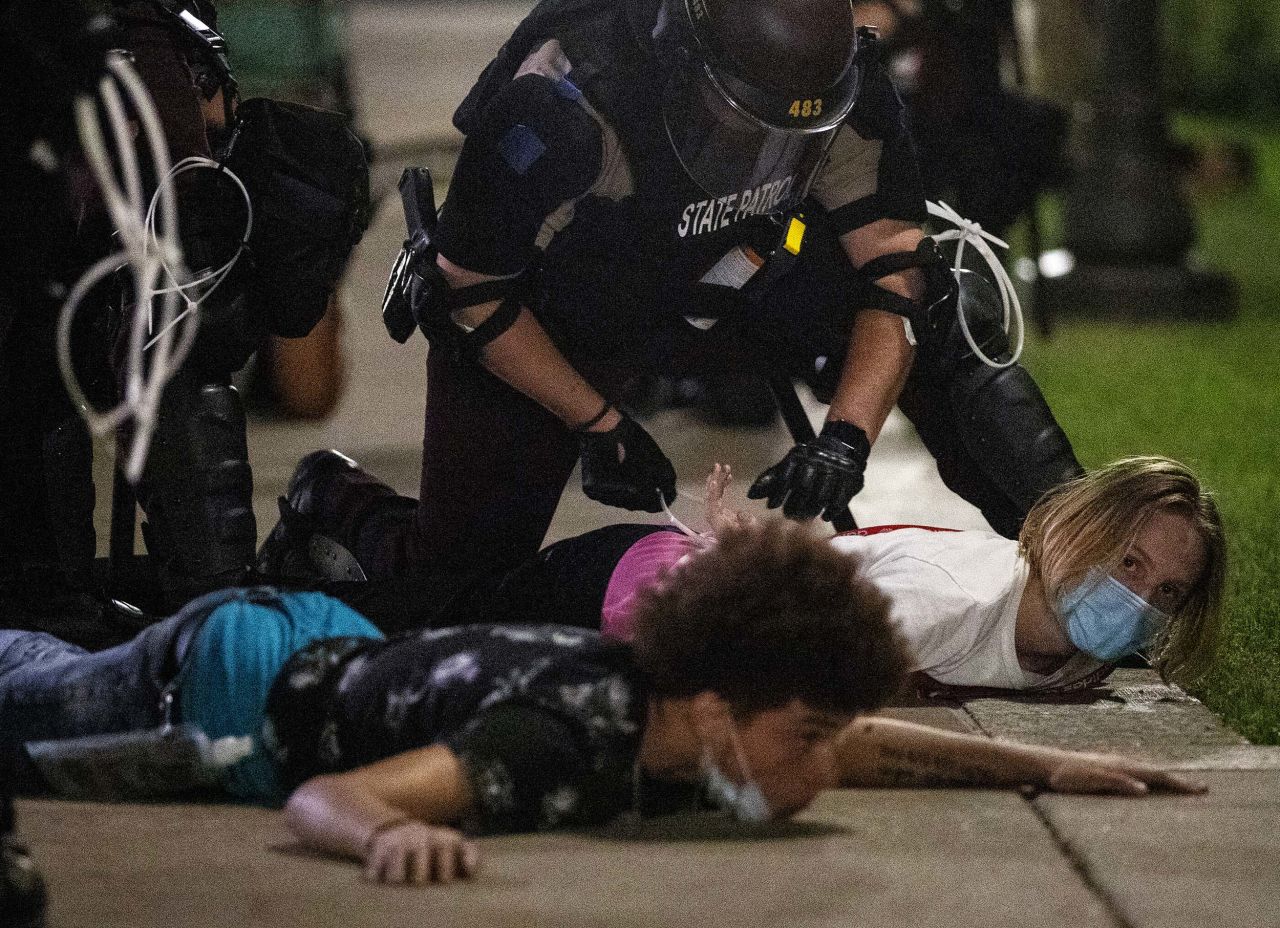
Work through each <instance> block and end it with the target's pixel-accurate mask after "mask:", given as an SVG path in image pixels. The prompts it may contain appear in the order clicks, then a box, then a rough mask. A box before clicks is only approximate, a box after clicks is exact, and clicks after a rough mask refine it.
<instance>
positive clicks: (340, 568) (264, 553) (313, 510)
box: [257, 449, 394, 581]
mask: <svg viewBox="0 0 1280 928" xmlns="http://www.w3.org/2000/svg"><path fill="white" fill-rule="evenodd" d="M331 477H339V478H345V479H350V478H352V477H356V478H357V479H367V480H370V481H372V480H374V479H375V478H373V477H372V476H369V475H367V474H366V473H365V472H364V471H363V470H362V469H361V467H360V465H359V464H357V463H356V462H355V461H353V460H351V458H349V457H347V456H346V455H345V454H342V453H341V452H339V451H334V450H333V449H328V450H324V451H312V452H311V453H310V454H308V455H306V456H305V457H303V458H302V460H301V461H299V462H298V466H297V467H295V468H294V471H293V476H292V477H291V478H290V479H289V486H288V488H287V489H286V490H285V495H284V496H282V497H280V521H279V522H277V523H276V526H275V528H273V529H272V530H271V534H270V535H268V536H267V540H266V541H264V542H263V543H262V547H261V548H260V549H259V550H258V562H257V571H258V574H259V575H260V576H261V577H262V578H264V579H266V580H271V579H273V578H274V579H283V580H294V581H316V580H366V579H368V578H367V577H366V575H365V572H364V569H363V568H362V567H361V566H360V564H359V563H358V562H357V561H356V559H355V557H354V555H352V553H351V552H350V551H348V550H347V549H346V548H345V547H343V546H342V545H341V544H340V543H339V542H338V541H336V540H335V539H334V538H333V537H332V536H331V535H330V534H326V532H325V530H324V528H325V527H324V526H323V525H322V524H321V523H320V520H319V518H318V515H319V511H320V506H319V494H320V493H321V492H322V491H323V483H324V481H325V480H326V479H327V478H331ZM388 493H391V494H392V495H394V494H393V492H392V491H391V490H390V488H388Z"/></svg>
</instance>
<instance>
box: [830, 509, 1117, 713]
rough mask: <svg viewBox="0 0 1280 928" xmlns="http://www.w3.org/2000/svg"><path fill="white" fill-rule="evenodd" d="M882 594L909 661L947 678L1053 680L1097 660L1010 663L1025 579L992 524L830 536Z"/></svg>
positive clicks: (963, 682)
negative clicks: (1037, 668)
mask: <svg viewBox="0 0 1280 928" xmlns="http://www.w3.org/2000/svg"><path fill="white" fill-rule="evenodd" d="M831 543H832V544H833V545H835V546H836V547H837V548H838V549H840V550H841V551H847V552H850V553H852V554H855V555H857V556H858V558H859V559H860V564H861V566H860V573H861V574H862V576H864V577H865V578H866V579H867V580H869V581H871V582H872V583H873V584H875V586H876V587H877V588H878V589H879V590H880V591H881V592H883V593H884V594H885V595H886V596H887V597H888V598H889V602H890V606H889V616H890V618H891V619H892V620H893V622H894V623H895V624H896V625H897V626H898V629H899V631H901V632H902V634H903V636H904V637H905V638H906V640H907V644H908V646H909V649H910V651H911V653H912V655H913V658H914V659H913V662H912V669H913V670H918V671H922V672H924V673H926V674H928V675H929V676H930V677H932V678H933V679H934V680H937V681H938V682H939V683H945V684H948V685H951V686H990V687H1000V688H1004V689H1030V688H1033V687H1036V688H1038V687H1044V686H1060V685H1063V684H1065V683H1067V682H1070V680H1073V679H1078V678H1079V677H1080V676H1083V675H1084V673H1086V672H1088V670H1090V669H1092V667H1096V666H1098V665H1097V663H1096V662H1094V661H1092V659H1088V658H1086V659H1085V660H1084V661H1080V660H1079V659H1078V658H1079V657H1080V656H1079V655H1077V657H1073V658H1072V659H1071V660H1070V661H1068V662H1067V664H1066V665H1064V666H1063V667H1061V668H1060V669H1059V670H1057V671H1056V672H1054V673H1053V674H1052V675H1051V676H1045V675H1043V674H1037V673H1030V672H1029V671H1026V670H1023V669H1022V667H1021V666H1019V664H1018V654H1017V650H1016V648H1015V644H1014V632H1015V630H1016V624H1017V618H1018V604H1019V603H1020V602H1021V600H1022V591H1023V589H1025V587H1026V585H1027V576H1028V568H1027V562H1026V561H1025V560H1024V559H1023V558H1022V556H1021V555H1020V554H1019V553H1018V543H1017V542H1016V541H1011V540H1010V539H1008V538H1004V537H1002V536H1000V535H996V534H994V533H992V532H980V531H964V532H938V531H930V530H928V529H921V528H900V529H894V530H892V531H885V532H880V533H878V534H874V535H845V536H841V537H839V538H834V539H832V542H831Z"/></svg>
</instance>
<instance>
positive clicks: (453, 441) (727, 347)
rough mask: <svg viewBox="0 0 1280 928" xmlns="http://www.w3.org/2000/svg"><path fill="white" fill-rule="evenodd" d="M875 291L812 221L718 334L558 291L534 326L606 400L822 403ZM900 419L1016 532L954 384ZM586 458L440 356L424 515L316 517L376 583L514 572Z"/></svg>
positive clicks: (364, 494)
mask: <svg viewBox="0 0 1280 928" xmlns="http://www.w3.org/2000/svg"><path fill="white" fill-rule="evenodd" d="M868 286H870V285H869V284H868V283H866V281H864V280H863V279H862V278H861V277H859V276H858V275H856V273H855V272H854V271H853V269H852V267H851V266H850V264H849V261H848V258H847V257H846V256H845V254H844V252H843V249H842V247H841V245H840V243H839V241H838V239H837V238H836V237H835V235H833V234H831V233H829V232H824V231H823V230H822V228H821V227H820V224H817V223H815V224H814V225H812V226H811V229H810V233H809V236H808V238H807V239H806V243H805V249H804V251H802V253H801V255H800V257H799V259H798V260H797V263H796V265H795V267H794V268H793V269H792V270H791V271H790V272H788V273H787V274H786V275H785V276H783V277H782V278H781V279H780V280H779V281H778V282H777V283H775V284H774V285H773V286H772V287H771V288H770V289H769V290H768V291H766V292H765V293H763V295H762V297H761V299H759V300H758V301H756V302H754V303H752V304H750V305H749V306H747V307H745V308H744V309H742V310H741V311H740V312H738V313H736V314H733V315H730V316H727V317H723V318H721V319H720V321H719V322H718V323H717V324H716V325H715V326H714V327H713V328H711V329H710V330H709V331H706V332H703V331H700V330H698V329H695V328H694V327H693V326H691V325H689V324H688V323H686V322H685V321H684V320H683V317H682V316H681V315H680V313H678V312H677V313H672V312H671V311H670V310H669V308H664V307H663V306H655V305H654V304H653V302H644V301H641V300H639V299H632V298H630V297H629V296H628V294H627V293H625V292H609V293H608V294H602V293H600V292H599V289H598V288H596V289H595V290H589V289H574V288H573V287H572V286H561V287H560V289H559V290H557V289H556V284H554V283H553V284H552V285H551V288H550V290H549V295H548V299H547V301H546V302H545V303H544V305H542V306H540V307H539V308H538V309H537V315H538V318H539V320H540V321H541V322H542V324H543V325H544V327H545V328H546V329H547V331H548V332H549V334H550V335H551V337H552V339H553V340H554V341H555V343H556V344H557V346H558V347H559V348H560V349H561V351H563V352H564V354H565V356H566V357H567V358H568V360H569V361H570V362H571V363H572V364H573V365H574V366H575V367H576V368H577V370H578V371H579V372H581V373H582V374H583V376H584V377H586V379H587V380H588V381H589V382H591V383H592V384H593V385H594V386H595V387H596V388H597V389H598V390H600V392H601V393H603V394H604V395H605V396H614V395H616V394H617V391H618V389H619V388H620V387H621V385H622V384H623V383H625V382H626V380H627V379H628V378H629V377H631V376H633V375H635V374H639V373H645V372H652V371H654V370H665V371H667V372H670V373H674V374H677V375H682V374H687V373H705V374H713V373H717V372H720V371H726V370H735V369H736V370H743V369H747V370H754V371H757V372H761V373H764V372H770V371H781V372H784V373H786V374H788V375H790V376H793V377H801V378H805V379H808V380H810V381H811V382H812V381H814V380H815V379H816V380H819V381H821V382H819V383H817V384H816V386H817V387H818V392H819V395H822V394H823V393H829V392H830V390H831V389H832V388H833V387H834V383H835V380H836V378H838V375H839V372H840V370H841V367H842V365H843V359H844V355H845V352H846V349H847V345H848V340H849V333H850V329H851V327H852V322H853V317H854V315H855V312H854V310H856V308H857V307H859V306H862V305H867V304H866V303H865V302H864V300H863V299H862V298H861V297H860V295H859V294H860V293H861V292H864V288H866V287H868ZM620 289H621V290H625V289H626V288H620ZM664 313H665V314H664ZM922 357H923V355H922ZM819 358H824V359H825V363H824V364H823V366H822V373H821V374H817V373H816V371H815V362H816V361H817V359H819ZM974 363H978V362H976V361H975V362H974ZM920 366H921V365H920V364H917V367H918V368H919V367H920ZM901 407H902V409H903V411H904V412H905V413H906V414H907V416H908V418H910V419H912V421H913V422H916V423H918V424H919V425H920V426H921V427H920V432H921V435H922V437H923V439H924V441H925V444H926V445H927V446H928V448H929V450H930V452H932V453H933V455H934V456H935V457H936V458H937V459H938V461H939V470H940V472H941V473H942V475H943V479H944V480H945V481H947V483H948V485H950V486H951V487H952V488H953V489H954V490H956V492H958V493H960V495H962V496H964V497H965V498H966V499H969V500H970V501H971V502H973V503H974V504H975V505H978V506H979V508H981V509H983V511H984V514H987V516H988V519H989V520H990V521H991V522H992V524H993V525H995V526H996V527H997V529H998V530H1000V531H1005V532H1016V530H1017V525H1018V524H1019V523H1020V522H1021V519H1022V517H1023V516H1024V515H1025V510H1026V505H1020V504H1011V503H1010V501H1009V500H1008V499H1007V498H1006V495H1005V494H1003V493H1002V492H1001V489H1000V487H998V486H996V485H995V484H994V483H993V481H992V480H991V479H990V477H989V476H987V475H988V474H989V473H992V472H995V473H999V472H1000V467H999V466H998V465H999V462H997V466H996V467H987V468H984V469H979V468H977V467H975V466H974V464H973V462H972V460H971V459H970V458H969V455H968V452H967V451H966V450H965V443H964V441H963V440H962V439H961V436H960V435H959V433H960V432H961V431H963V429H964V427H965V424H964V423H963V422H959V421H956V420H957V419H959V418H960V417H959V416H957V415H956V414H955V413H954V412H953V411H952V406H951V403H950V401H949V399H948V398H947V395H946V385H945V383H943V382H941V381H940V379H939V378H938V377H931V376H929V375H928V372H927V371H923V372H916V373H913V376H912V377H911V379H910V381H909V383H908V384H907V387H906V391H905V393H904V395H903V397H902V399H901ZM1053 427H1054V428H1056V423H1053ZM577 459H578V442H577V439H576V436H574V435H573V434H572V433H571V432H570V431H569V430H568V429H566V428H565V427H564V425H563V424H561V423H560V422H559V420H557V419H556V418H555V417H554V416H552V415H551V414H550V413H549V412H547V411H546V410H545V409H543V408H542V407H541V406H539V405H538V404H537V403H535V402H534V401H533V400H531V399H529V398H528V397H526V396H524V395H523V394H521V393H519V392H517V391H516V390H513V389H512V388H511V387H508V386H507V385H506V384H504V383H503V382H501V381H500V380H498V379H497V378H496V377H494V376H493V375H491V374H489V373H488V372H486V371H485V370H484V369H483V368H482V367H481V366H480V365H478V364H476V363H472V362H467V361H460V360H458V359H456V358H454V357H452V356H451V355H449V354H448V353H447V352H445V351H443V350H440V349H433V350H432V351H431V352H430V353H429V354H428V357H427V403H426V421H425V426H424V429H423V456H422V480H421V487H420V491H419V498H418V500H417V502H416V503H414V502H413V501H411V500H407V499H405V498H403V497H398V496H396V494H395V492H394V491H393V490H391V488H390V487H387V486H386V485H385V484H382V483H381V482H379V481H378V480H376V479H375V478H373V477H371V476H370V475H367V474H363V473H356V474H354V475H349V476H343V477H336V478H329V479H328V480H327V481H325V485H324V486H319V485H318V486H317V488H316V492H315V496H314V497H313V498H315V499H316V500H317V503H318V505H317V509H316V515H317V517H318V523H319V525H320V527H321V530H322V531H323V532H325V533H326V534H329V535H332V536H333V537H335V538H336V539H337V540H338V541H340V542H341V543H343V544H344V545H345V546H346V547H347V548H348V549H349V550H351V551H352V553H353V554H355V556H356V559H357V560H358V561H359V562H360V564H361V565H362V566H363V567H364V570H365V572H366V573H367V574H368V575H369V577H370V578H377V577H393V576H397V575H402V574H406V573H412V572H431V573H439V572H459V571H468V570H474V569H478V568H479V569H486V570H506V569H511V568H513V567H515V566H516V565H518V564H520V562H522V561H523V560H524V559H526V558H528V557H530V556H531V555H533V554H534V553H535V552H536V551H537V550H538V547H539V545H540V544H541V542H542V538H543V536H544V534H545V533H546V530H547V526H548V525H549V524H550V522H551V519H552V516H553V515H554V514H555V510H556V506H557V504H558V503H559V500H560V494H561V492H562V491H563V490H564V486H565V483H566V482H567V481H568V479H569V475H570V473H571V472H572V471H573V467H574V464H575V463H576V462H577ZM1056 482H1057V481H1056V476H1055V477H1053V478H1047V480H1046V483H1047V484H1048V485H1052V483H1056ZM1046 488H1047V487H1046Z"/></svg>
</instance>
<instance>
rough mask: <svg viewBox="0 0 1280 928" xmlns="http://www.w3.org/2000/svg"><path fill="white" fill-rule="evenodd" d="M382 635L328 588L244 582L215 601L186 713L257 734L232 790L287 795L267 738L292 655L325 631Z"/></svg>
mask: <svg viewBox="0 0 1280 928" xmlns="http://www.w3.org/2000/svg"><path fill="white" fill-rule="evenodd" d="M349 636H355V637H363V638H382V637H383V634H382V632H380V631H378V629H377V628H375V627H374V626H373V625H372V624H370V623H369V621H368V620H367V619H365V618H364V617H363V616H362V615H360V613H358V612H356V611H355V610H353V609H352V608H351V607H350V606H347V605H346V604H345V603H342V602H339V601H338V600H336V599H334V598H332V597H330V596H326V595H325V594H323V593H311V592H281V591H278V590H274V589H271V588H269V587H253V588H249V589H243V590H238V591H236V592H235V593H234V598H232V599H230V600H229V601H227V602H225V603H223V604H222V605H220V606H218V607H217V608H216V609H214V610H213V611H212V612H211V613H210V614H209V617H208V618H207V619H205V621H204V624H203V625H202V626H201V628H200V632H199V633H198V634H197V636H196V638H195V640H194V641H193V642H192V644H191V649H190V651H188V653H187V656H186V658H185V660H184V663H183V670H182V678H181V683H180V684H179V690H178V694H179V699H180V700H181V703H180V705H181V707H182V717H183V720H184V721H186V722H189V723H191V724H194V725H197V726H199V727H200V728H201V729H202V730H203V731H204V733H205V734H206V735H208V736H209V739H210V740H216V739H218V738H225V737H230V736H235V737H242V736H245V735H248V736H251V737H252V738H253V752H252V753H251V754H250V755H249V756H248V757H246V758H244V759H243V760H241V761H240V762H239V763H237V764H235V765H234V766H232V767H231V769H230V771H229V773H230V777H229V780H228V782H227V792H229V793H231V795H233V796H235V797H237V798H239V799H246V800H250V801H255V802H261V803H267V804H272V805H279V804H280V803H282V802H283V801H284V800H285V799H286V798H287V797H286V796H285V794H284V791H283V788H282V787H281V785H280V780H279V777H278V776H277V774H276V769H275V765H274V764H273V762H272V761H271V759H270V757H269V756H268V754H267V753H266V751H265V750H264V747H263V743H262V723H263V719H264V711H265V708H266V704H267V694H268V693H269V692H270V691H271V685H272V684H273V683H274V682H275V679H276V676H277V675H278V674H279V673H280V670H281V668H282V667H284V665H285V663H286V662H287V661H288V660H289V658H290V657H292V656H293V655H294V654H296V653H297V652H298V651H300V650H302V649H303V648H305V647H306V646H307V645H309V644H311V643H313V642H315V641H319V640H321V639H324V638H336V637H349Z"/></svg>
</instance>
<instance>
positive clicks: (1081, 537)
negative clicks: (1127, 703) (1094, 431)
mask: <svg viewBox="0 0 1280 928" xmlns="http://www.w3.org/2000/svg"><path fill="white" fill-rule="evenodd" d="M727 481H728V470H727V468H721V467H719V466H717V468H716V471H715V472H714V473H713V474H712V476H711V477H710V478H709V479H708V482H707V490H708V496H707V504H708V506H707V520H708V522H709V523H710V526H711V531H710V533H709V535H708V536H707V537H704V538H701V539H694V538H684V537H682V536H673V535H672V533H670V532H664V533H660V534H649V535H645V536H644V537H641V538H639V540H633V539H632V540H633V541H634V543H633V544H631V546H630V547H629V548H627V549H626V550H625V551H618V552H617V554H615V555H614V556H613V557H614V561H615V562H616V566H611V573H609V574H608V585H607V589H606V590H605V593H604V598H603V607H602V615H601V622H602V627H603V629H604V631H605V632H606V633H609V634H612V635H614V636H615V637H619V638H623V639H626V638H628V637H629V636H630V634H631V631H630V625H631V621H632V619H631V610H632V608H633V606H634V603H635V602H636V601H637V594H638V592H639V591H641V590H643V589H644V588H645V587H646V586H648V585H649V584H652V583H655V582H658V580H659V578H662V577H664V576H666V575H667V574H668V572H671V571H672V570H673V568H676V567H677V566H678V565H679V564H680V563H681V562H682V561H683V560H687V559H688V558H689V557H691V556H692V554H693V552H694V551H696V550H697V549H698V548H699V547H700V546H705V545H706V544H707V543H708V539H709V538H713V537H714V536H715V535H716V534H719V533H721V532H722V531H724V530H726V529H732V528H733V527H734V526H736V525H739V524H741V523H742V522H744V521H750V520H751V517H750V516H749V515H744V514H742V513H738V512H732V511H729V510H727V509H725V507H724V506H723V503H722V498H723V493H724V486H725V484H726V483H727ZM622 528H623V527H617V528H615V529H613V530H612V531H615V532H620V531H621V529H622ZM630 528H632V529H635V528H637V527H635V526H632V527H630ZM603 531H609V530H603ZM593 534H594V533H593ZM590 537H591V536H590V535H588V536H582V539H581V540H582V541H585V540H587V539H589V538H590ZM575 544H580V541H575V540H572V539H571V540H570V541H568V542H561V543H559V546H561V547H565V546H571V545H575ZM831 544H832V545H833V546H835V547H836V548H837V549H839V550H841V551H843V552H845V553H848V554H852V555H854V556H855V557H856V558H857V561H858V563H859V576H860V577H861V578H862V579H865V580H868V581H870V582H871V583H873V584H874V585H875V586H876V588H877V589H878V590H880V592H882V593H883V594H885V596H887V597H888V600H889V611H890V617H891V619H892V620H893V622H894V623H895V625H896V626H897V628H898V630H899V632H900V633H901V634H902V635H903V637H904V639H905V640H906V642H907V645H908V651H909V653H910V663H911V668H912V670H913V671H915V672H916V673H917V674H918V677H917V680H918V681H919V682H920V683H922V684H924V685H925V686H926V687H927V688H936V685H939V684H940V685H941V687H943V688H946V687H982V688H994V689H1011V690H1041V691H1054V690H1063V689H1074V688H1079V687H1084V686H1088V685H1091V684H1094V683H1097V682H1098V681H1100V680H1101V679H1103V678H1104V677H1105V676H1106V675H1107V674H1108V673H1110V671H1111V669H1112V668H1113V667H1114V666H1115V663H1116V662H1117V661H1119V660H1120V659H1121V658H1123V657H1125V656H1126V655H1128V654H1131V653H1134V652H1137V651H1143V652H1145V653H1147V654H1148V656H1149V657H1150V658H1151V659H1152V661H1153V664H1154V666H1155V667H1156V668H1157V669H1159V670H1160V672H1161V673H1162V674H1164V675H1166V676H1178V677H1181V678H1186V677H1187V676H1190V675H1193V674H1195V673H1197V672H1199V671H1200V670H1202V669H1203V668H1204V666H1205V665H1206V663H1207V662H1208V660H1209V659H1210V657H1211V655H1212V651H1213V644H1214V640H1215V638H1216V635H1217V629H1218V612H1219V606H1220V603H1221V599H1222V589H1223V577H1224V574H1225V572H1226V544H1225V540H1224V536H1223V529H1222V520H1221V517H1220V515H1219V513H1218V508H1217V505H1216V504H1215V502H1214V500H1213V497H1212V495H1210V494H1209V493H1208V492H1207V491H1205V489H1204V488H1203V487H1202V486H1201V484H1200V481H1199V480H1198V479H1197V478H1196V476H1195V475H1194V474H1193V473H1192V472H1191V471H1190V469H1189V468H1187V467H1186V466H1185V465H1183V464H1180V463H1178V462H1177V461H1172V460H1170V459H1168V458H1161V457H1134V458H1126V459H1124V460H1120V461H1116V462H1114V463H1112V464H1108V465H1106V466H1104V467H1100V468H1098V469H1097V470H1095V471H1093V472H1092V473H1090V474H1087V475H1085V476H1083V477H1080V478H1078V479H1076V480H1073V481H1070V482H1068V483H1065V484H1063V485H1062V486H1060V487H1058V488H1056V489H1054V490H1052V491H1050V492H1049V493H1048V494H1046V495H1045V497H1044V498H1043V499H1042V500H1040V501H1039V502H1038V503H1037V504H1036V505H1035V506H1034V507H1033V509H1032V510H1031V512H1030V514H1029V515H1028V517H1027V520H1026V523H1025V525H1024V527H1023V530H1022V533H1021V537H1020V538H1019V539H1018V540H1017V541H1013V540H1010V539H1008V538H1004V537H1002V536H1000V535H997V534H995V533H994V532H983V531H953V530H946V529H936V528H929V527H922V526H879V527H875V528H867V529H862V530H859V531H857V532H853V533H849V534H845V535H839V536H836V537H835V538H833V539H831ZM595 546H596V548H597V550H598V549H599V548H600V544H599V542H596V544H595ZM556 548H557V546H556V545H553V546H551V548H549V549H547V551H548V553H550V552H555V551H556ZM560 553H561V555H563V553H564V552H560ZM619 554H620V556H617V555H619ZM579 556H581V555H579ZM562 560H563V557H562ZM672 578H673V579H678V570H677V571H675V572H674V573H672Z"/></svg>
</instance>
